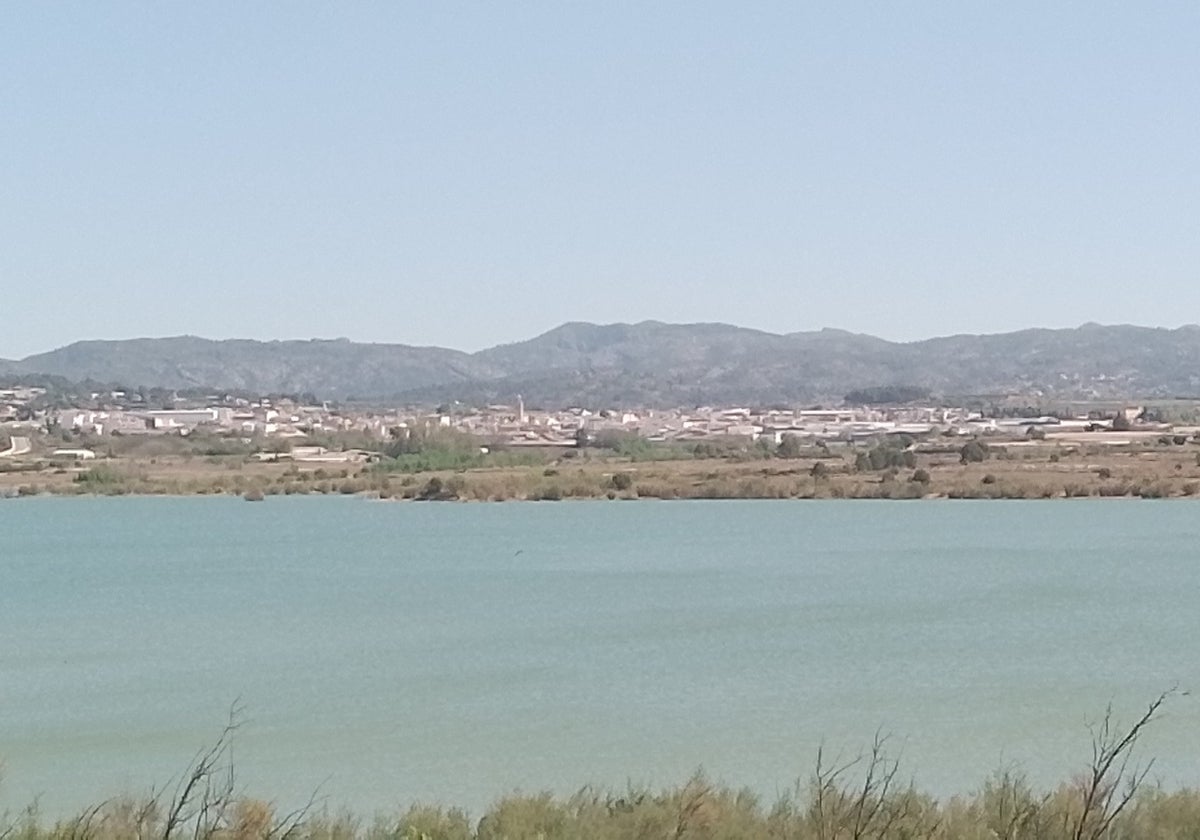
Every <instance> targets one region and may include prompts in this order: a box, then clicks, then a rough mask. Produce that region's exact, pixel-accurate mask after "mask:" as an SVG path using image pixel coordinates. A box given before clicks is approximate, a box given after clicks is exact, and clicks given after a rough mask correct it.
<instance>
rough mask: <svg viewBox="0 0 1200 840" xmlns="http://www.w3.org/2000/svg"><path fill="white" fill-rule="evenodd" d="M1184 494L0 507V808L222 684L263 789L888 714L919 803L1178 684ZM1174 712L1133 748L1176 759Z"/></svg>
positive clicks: (1177, 705)
mask: <svg viewBox="0 0 1200 840" xmlns="http://www.w3.org/2000/svg"><path fill="white" fill-rule="evenodd" d="M1198 546H1200V506H1197V505H1196V503H1195V502H1188V501H1173V502H1172V501H1161V502H1135V501H1100V500H1093V501H1037V502H1033V501H1030V502H867V501H848V502H838V501H829V502H812V501H809V502H795V501H792V502H786V501H785V502H768V501H752V502H638V503H621V502H603V501H601V502H571V503H559V504H534V503H517V504H490V505H485V504H477V505H457V504H413V503H409V504H398V503H377V502H368V501H364V500H361V499H348V498H286V499H284V498H271V499H268V500H267V501H266V502H265V503H262V504H247V503H246V502H244V501H241V500H239V499H231V498H121V499H50V498H39V499H29V500H13V501H8V502H0V762H2V763H3V767H4V773H3V776H2V777H0V808H3V807H10V808H16V807H20V806H22V805H25V804H27V803H28V802H30V801H31V800H32V799H33V798H34V797H35V796H40V797H41V803H42V806H43V808H44V810H46V811H47V812H49V813H52V814H58V813H63V812H65V811H67V810H71V809H75V808H77V807H80V806H82V805H84V804H87V803H90V802H94V801H98V800H99V799H101V798H104V797H106V796H110V795H113V794H118V793H123V792H134V793H137V792H143V791H145V790H146V789H147V788H149V786H150V785H151V784H154V783H158V784H161V783H163V782H166V781H168V780H170V779H171V778H172V776H174V775H176V774H177V773H178V772H179V771H180V770H182V768H183V766H184V765H185V764H186V763H187V761H188V760H189V759H190V758H191V756H192V755H193V754H194V753H195V751H196V750H197V749H198V748H199V747H201V746H204V745H206V744H207V743H210V742H211V740H212V739H213V737H215V736H216V734H217V733H218V732H219V731H220V729H221V726H222V725H223V723H224V720H225V717H226V714H227V712H228V709H229V707H230V705H231V704H233V703H234V702H235V701H236V702H239V703H240V704H241V705H242V707H243V708H244V710H245V712H244V722H243V726H242V728H241V730H240V731H239V732H238V733H237V738H236V747H235V749H236V763H237V766H238V772H239V776H240V779H241V783H242V785H243V787H244V788H245V789H247V790H248V791H249V792H251V793H253V794H255V795H260V796H263V797H269V798H274V799H276V800H278V801H280V802H284V803H287V802H292V801H300V800H305V799H307V797H308V795H309V793H310V792H312V791H313V790H314V789H317V788H319V789H320V792H321V795H322V796H324V797H325V798H326V799H325V801H326V802H327V803H329V805H330V806H331V807H336V806H340V805H343V804H344V805H347V806H350V807H352V808H354V809H356V810H359V811H363V812H365V813H367V814H369V813H371V812H373V811H375V810H377V809H390V808H393V807H396V806H399V805H401V804H405V803H409V802H412V801H417V800H421V801H430V800H435V801H438V802H444V803H453V804H461V805H466V806H468V807H470V808H472V809H474V810H475V811H476V813H477V812H478V811H479V810H480V809H481V808H482V807H483V806H484V805H486V804H487V803H488V802H489V801H491V800H492V799H493V798H494V797H496V796H498V795H500V794H502V793H505V792H508V791H511V790H514V789H522V790H525V791H531V790H541V789H551V790H555V791H559V792H569V791H571V790H573V789H575V788H576V787H578V786H580V785H582V784H584V783H586V782H596V783H600V784H606V785H613V786H617V787H623V786H624V785H625V783H626V782H627V781H629V780H632V781H634V782H643V783H649V784H654V785H665V784H675V783H680V782H682V781H684V780H685V779H686V778H687V776H688V775H690V774H691V773H692V771H694V770H696V769H697V768H699V767H701V766H703V767H704V768H705V770H706V771H707V772H708V773H709V774H710V775H711V776H713V777H715V778H717V779H720V780H723V781H726V782H729V783H732V784H738V785H742V784H744V785H749V786H751V787H753V788H755V789H756V790H758V791H760V792H761V793H763V794H764V795H765V796H766V797H767V798H768V799H769V798H772V797H773V796H774V795H775V794H776V793H777V792H779V791H782V790H784V789H786V788H788V787H789V786H791V784H792V783H793V782H794V781H795V780H796V779H797V778H798V777H803V776H806V775H807V774H808V773H809V771H810V769H811V767H812V764H813V759H814V756H815V752H816V750H817V748H818V746H819V745H820V744H821V743H822V742H823V743H824V744H825V745H826V746H827V748H829V749H833V750H835V751H838V750H844V751H845V752H847V753H851V752H854V751H856V750H857V749H859V748H861V747H862V746H864V745H865V744H867V743H868V742H869V741H870V739H871V737H872V736H873V735H874V733H875V732H876V730H882V731H884V732H889V733H892V734H893V735H894V742H893V743H894V744H895V745H896V746H897V747H898V748H902V749H903V765H904V767H905V769H906V775H909V774H911V775H912V776H913V777H914V778H915V779H916V781H917V783H918V785H919V786H921V787H924V788H926V789H929V790H931V791H933V792H935V793H937V794H939V795H945V794H950V793H954V792H966V791H968V790H970V789H971V788H973V787H975V786H976V785H978V783H980V782H981V781H982V780H983V779H984V777H985V776H986V775H987V774H988V773H989V772H990V771H991V770H993V769H995V768H998V767H1000V766H1002V765H1013V764H1015V765H1018V766H1020V767H1022V768H1024V769H1025V770H1026V771H1027V772H1028V773H1029V774H1030V776H1031V777H1032V778H1033V779H1034V780H1036V781H1039V782H1043V783H1048V782H1051V781H1057V780H1059V779H1061V778H1065V777H1066V776H1067V775H1068V774H1070V773H1072V772H1074V771H1075V770H1077V769H1081V768H1082V767H1083V766H1084V764H1085V763H1086V761H1087V759H1088V757H1089V755H1090V752H1089V745H1090V741H1089V735H1088V729H1087V724H1088V722H1089V721H1094V720H1096V719H1097V718H1098V717H1099V716H1100V715H1101V714H1102V713H1103V711H1104V708H1105V706H1106V704H1108V703H1109V702H1110V701H1111V702H1112V704H1113V707H1114V710H1115V712H1116V714H1117V716H1118V717H1119V718H1120V719H1123V720H1130V719H1132V718H1134V717H1135V716H1136V715H1137V714H1138V713H1140V711H1141V710H1142V708H1143V707H1144V706H1145V704H1146V703H1148V702H1149V701H1150V700H1151V699H1153V697H1155V696H1156V695H1157V694H1158V693H1159V692H1160V691H1162V690H1163V689H1166V688H1169V687H1171V686H1173V685H1178V686H1179V687H1180V689H1181V690H1183V691H1187V690H1190V689H1198V688H1200V649H1198V644H1200V608H1198V606H1200V605H1198V597H1197V596H1198V595H1200V565H1198V562H1197V561H1198V556H1197V547H1198ZM1197 724H1200V706H1198V704H1197V702H1196V699H1195V698H1194V697H1192V696H1182V695H1181V696H1179V697H1176V698H1174V699H1173V700H1172V701H1171V702H1170V703H1168V706H1167V709H1166V714H1165V715H1164V716H1163V718H1162V719H1161V720H1160V721H1159V722H1158V723H1157V724H1156V725H1155V726H1154V727H1153V728H1152V729H1151V730H1150V731H1149V733H1148V735H1147V738H1146V740H1145V742H1144V743H1143V748H1144V750H1143V755H1144V756H1145V757H1150V756H1151V755H1153V756H1156V757H1157V764H1156V765H1155V772H1156V774H1157V776H1158V777H1159V778H1161V779H1162V780H1163V781H1164V782H1166V783H1167V784H1170V785H1183V784H1188V785H1197V784H1200V726H1198V725H1197Z"/></svg>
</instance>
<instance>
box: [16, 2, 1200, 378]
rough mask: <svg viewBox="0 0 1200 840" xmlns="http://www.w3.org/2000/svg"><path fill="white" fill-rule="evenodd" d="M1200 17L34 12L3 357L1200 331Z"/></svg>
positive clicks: (979, 7) (1188, 12)
mask: <svg viewBox="0 0 1200 840" xmlns="http://www.w3.org/2000/svg"><path fill="white" fill-rule="evenodd" d="M1197 44H1200V4H1196V3H1194V2H1186V3H1183V2H1181V3H1170V2H1156V3H1146V4H1139V3H1105V2H1086V3H1084V2H1080V3H1069V2H1056V3H1034V2H1027V3H1023V2H1013V3H998V2H991V3H982V2H946V3H919V2H913V3H881V2H873V3H853V2H847V3H804V2H795V0H791V2H783V3H769V2H761V3H732V2H727V3H719V4H718V3H706V2H701V0H691V2H679V3H668V2H661V3H657V2H645V0H638V1H637V2H620V0H606V2H603V3H591V4H583V3H569V2H568V3H563V2H554V3H551V2H546V3H520V2H505V3H464V4H459V3H454V2H420V3H417V2H414V3H404V2H399V0H395V1H394V2H380V3H368V2H354V3H305V2H300V1H299V0H296V2H287V3H270V2H265V0H264V2H254V3H241V2H212V3H185V2H144V3H124V2H97V1H94V0H89V2H78V3H70V2H53V3H49V2H48V3H38V2H14V3H8V4H5V5H4V6H3V8H2V9H0V357H6V358H20V357H23V356H25V355H28V354H31V353H36V352H42V351H46V350H50V349H52V348H54V347H57V346H61V345H63V344H67V343H69V342H72V341H76V340H80V339H91V338H129V337H135V336H164V335H179V334H193V335H202V336H207V337H211V338H228V337H244V338H260V339H274V338H279V339H283V338H311V337H326V338H336V337H347V338H351V339H355V340H362V341H380V342H400V343H406V344H436V345H441V346H448V347H455V348H459V349H465V350H475V349H480V348H482V347H486V346H489V345H493V344H497V343H502V342H509V341H517V340H521V339H524V338H529V337H532V336H533V335H536V334H538V333H540V332H543V331H545V330H547V329H550V328H552V327H554V326H556V325H558V324H559V323H562V322H564V321H572V320H578V321H594V322H601V323H608V322H615V321H626V322H635V321H641V320H645V319H657V320H662V321H671V322H693V321H722V322H727V323H734V324H739V325H743V326H748V327H755V328H758V329H764V330H770V331H772V332H792V331H797V330H810V329H820V328H822V327H827V326H828V327H838V328H843V329H849V330H853V331H856V332H867V333H872V334H875V335H879V336H883V337H885V338H890V339H896V340H913V339H919V338H924V337H929V336H934V335H944V334H951V333H961V332H1002V331H1008V330H1013V329H1020V328H1025V327H1030V326H1051V327H1057V326H1076V325H1079V324H1081V323H1084V322H1089V321H1096V322H1101V323H1138V324H1144V325H1151V326H1178V325H1180V324H1184V323H1189V322H1194V321H1200V107H1197V103H1200V49H1198V48H1197Z"/></svg>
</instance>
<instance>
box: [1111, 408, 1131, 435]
mask: <svg viewBox="0 0 1200 840" xmlns="http://www.w3.org/2000/svg"><path fill="white" fill-rule="evenodd" d="M1131 428H1133V424H1132V423H1130V422H1129V416H1128V415H1127V414H1125V412H1124V411H1118V412H1117V413H1116V416H1114V417H1113V420H1112V430H1113V431H1114V432H1128V431H1129V430H1130V429H1131Z"/></svg>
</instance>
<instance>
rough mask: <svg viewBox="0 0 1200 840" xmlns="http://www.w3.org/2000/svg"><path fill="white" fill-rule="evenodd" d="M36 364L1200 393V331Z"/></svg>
mask: <svg viewBox="0 0 1200 840" xmlns="http://www.w3.org/2000/svg"><path fill="white" fill-rule="evenodd" d="M35 373H36V374H53V375H57V376H61V377H65V378H67V379H70V380H73V381H83V380H94V381H98V382H110V383H119V384H123V385H127V386H130V387H136V386H145V387H162V388H172V389H184V388H211V389H215V390H238V391H250V392H255V393H264V394H265V393H312V394H315V395H317V396H319V397H322V398H326V399H351V398H358V399H364V400H368V399H373V400H405V401H412V402H431V403H432V402H445V401H449V400H460V401H462V402H466V403H474V404H479V403H485V402H497V401H499V402H512V401H513V400H514V399H515V397H516V395H517V394H522V395H523V396H524V397H525V400H526V402H527V403H528V404H531V405H534V404H537V405H543V406H547V407H552V406H563V405H572V404H574V405H592V406H600V405H646V406H674V405H699V404H735V403H754V404H760V405H761V404H771V403H800V402H816V401H823V402H839V401H840V400H841V397H842V396H843V395H845V394H847V393H849V392H852V391H865V392H867V393H900V394H902V393H906V392H911V393H924V392H927V393H930V394H932V395H933V396H934V397H935V398H936V397H939V396H946V397H955V396H962V395H973V394H993V395H996V394H1020V395H1027V396H1038V395H1044V396H1048V397H1057V398H1063V399H1083V398H1107V399H1124V398H1135V397H1166V396H1195V395H1200V327H1195V326H1188V327H1182V328H1180V329H1175V330H1168V329H1155V328H1147V327H1134V326H1100V325H1096V324H1087V325H1084V326H1082V327H1079V328H1077V329H1060V330H1041V329H1035V330H1022V331H1020V332H1013V333H1004V334H997V335H959V336H949V337H944V338H934V339H929V340H926V341H917V342H910V343H897V342H889V341H885V340H883V339H879V338H875V337H873V336H868V335H857V334H854V333H848V332H844V331H841V330H832V329H826V330H820V331H816V332H799V333H790V334H787V335H778V334H774V333H767V332H762V331H759V330H751V329H745V328H742V327H735V326H730V325H727V324H664V323H660V322H657V321H645V322H642V323H638V324H608V325H597V324H587V323H569V324H564V325H562V326H560V327H557V328H555V329H553V330H551V331H549V332H547V333H545V334H543V335H540V336H537V337H536V338H532V339H529V340H528V341H522V342H518V343H515V344H506V345H501V346H498V347H492V348H489V349H487V350H482V351H480V352H477V353H463V352H460V351H457V350H448V349H443V348H438V347H412V346H408V345H403V344H358V343H354V342H350V341H345V340H337V341H325V340H312V341H269V342H262V341H249V340H230V341H210V340H208V339H203V338H195V337H190V336H184V337H177V338H140V339H132V340H127V341H84V342H78V343H75V344H71V345H69V346H67V347H63V348H61V349H58V350H53V351H51V352H49V353H43V354H40V355H37V356H30V357H28V358H25V359H22V360H20V361H15V362H10V361H2V360H0V375H9V376H12V375H20V374H35Z"/></svg>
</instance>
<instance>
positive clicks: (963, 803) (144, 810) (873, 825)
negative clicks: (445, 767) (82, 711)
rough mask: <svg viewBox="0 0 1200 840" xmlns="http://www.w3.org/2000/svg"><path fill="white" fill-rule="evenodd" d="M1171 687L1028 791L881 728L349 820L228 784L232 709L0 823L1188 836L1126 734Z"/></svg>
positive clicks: (479, 835) (333, 835) (550, 838)
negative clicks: (1071, 767) (55, 817)
mask: <svg viewBox="0 0 1200 840" xmlns="http://www.w3.org/2000/svg"><path fill="white" fill-rule="evenodd" d="M1170 693H1171V692H1168V693H1166V694H1163V695H1161V696H1159V697H1158V698H1157V699H1155V700H1154V701H1153V702H1152V703H1151V704H1149V706H1148V707H1147V708H1146V710H1145V711H1144V712H1143V713H1142V715H1141V716H1140V717H1139V718H1138V719H1137V720H1136V721H1134V722H1133V724H1132V725H1128V726H1119V725H1117V723H1116V721H1115V719H1114V717H1113V715H1112V711H1111V709H1110V710H1109V711H1108V712H1107V713H1106V714H1105V715H1104V716H1103V717H1102V718H1101V720H1100V721H1099V723H1098V724H1097V725H1095V726H1094V727H1093V728H1092V749H1091V755H1090V758H1089V759H1088V760H1087V761H1086V762H1085V763H1084V765H1083V766H1082V767H1081V771H1080V772H1079V773H1078V774H1077V775H1076V776H1075V777H1074V778H1072V779H1071V780H1069V781H1066V782H1063V783H1061V784H1059V785H1058V786H1056V787H1054V788H1052V789H1049V790H1042V791H1039V790H1037V789H1035V788H1034V787H1033V786H1031V785H1030V784H1029V783H1028V782H1027V781H1026V779H1025V778H1024V777H1023V776H1022V775H1021V774H1020V773H1018V772H1015V771H1013V770H1006V771H1000V772H996V773H994V774H992V775H991V776H990V777H988V778H987V779H986V780H985V781H984V782H983V783H982V785H980V786H979V788H978V789H977V790H975V791H974V792H973V793H970V794H966V795H962V796H955V797H951V798H950V799H947V800H942V801H939V800H937V799H935V798H934V797H932V796H929V795H928V794H925V793H922V792H921V791H920V790H918V789H917V788H916V787H915V786H914V785H913V784H912V783H911V782H908V781H906V780H905V778H904V777H903V776H902V775H901V771H900V764H899V761H898V760H897V758H896V757H895V754H894V753H893V752H892V751H891V750H890V745H889V742H888V739H887V738H885V737H880V736H877V737H876V738H875V740H874V742H873V744H872V745H871V746H870V747H869V748H868V749H867V750H866V751H865V752H863V753H862V754H860V755H858V756H855V757H851V758H848V759H847V758H839V759H836V760H832V761H831V760H830V759H829V758H828V756H827V755H826V754H824V752H822V753H821V754H819V755H818V757H817V761H816V767H815V770H814V771H813V773H812V774H811V775H810V776H809V777H808V779H807V780H804V781H801V782H798V783H797V784H796V785H795V786H794V787H793V788H792V789H791V790H790V791H789V792H787V793H785V794H784V795H783V796H781V797H779V798H778V799H777V800H776V801H775V802H774V803H773V804H771V805H769V806H768V805H764V803H763V802H762V801H761V800H760V799H759V798H758V796H756V795H755V794H754V793H753V792H751V791H748V790H744V789H741V790H739V789H734V788H730V787H727V786H723V785H720V784H716V783H714V782H712V781H710V780H709V779H708V778H707V777H705V776H704V775H703V774H702V773H700V774H697V775H695V776H693V777H692V778H691V779H689V780H688V781H687V782H685V783H684V784H682V785H680V786H678V787H674V788H668V789H665V790H652V789H648V788H638V787H632V786H631V787H629V788H626V789H624V790H605V789H600V788H592V787H588V788H584V789H583V790H580V791H579V792H577V793H576V794H574V795H572V796H568V797H557V796H554V795H552V794H549V793H543V794H534V795H512V796H507V797H504V798H502V799H500V800H498V801H497V802H496V803H495V804H494V805H492V806H491V807H490V808H489V809H488V810H487V811H486V813H485V814H483V816H482V817H481V818H480V819H479V820H478V821H473V820H472V819H471V818H470V817H469V816H468V814H467V813H466V812H465V811H464V810H461V809H457V808H446V807H438V806H423V805H416V806H412V807H410V808H408V809H407V810H404V811H402V812H397V813H395V814H394V815H391V816H387V815H383V816H377V817H376V818H375V819H374V820H369V821H368V820H362V819H359V818H357V817H355V816H353V815H348V814H337V815H333V814H330V813H328V812H327V811H323V810H322V809H321V808H319V807H318V806H317V803H316V800H311V801H310V802H309V803H308V804H307V805H305V806H303V807H300V808H299V809H297V810H293V811H290V812H287V813H281V812H280V811H279V810H278V809H276V808H275V807H274V806H273V805H271V804H270V803H268V802H266V801H263V800H258V799H252V798H247V797H245V796H242V795H240V794H238V792H237V791H238V786H237V783H236V775H235V772H234V767H233V764H232V759H231V754H232V753H231V750H230V744H231V740H232V738H233V735H234V733H235V731H236V729H237V723H236V719H234V720H233V721H232V722H231V723H230V725H229V726H227V727H226V728H225V730H224V731H223V732H222V733H221V735H220V737H219V738H218V739H217V741H216V743H215V744H214V745H213V746H212V747H210V748H208V749H205V750H202V751H201V752H200V753H198V754H197V756H196V757H195V759H193V761H192V762H191V764H190V765H188V767H187V768H186V769H185V771H184V772H183V773H182V774H181V776H180V777H179V779H178V780H177V781H176V782H175V783H174V785H172V786H170V787H168V788H165V789H162V790H158V791H153V792H151V794H150V795H148V796H147V797H145V798H144V799H141V800H130V799H120V800H113V801H109V802H105V803H101V804H99V805H97V806H94V807H91V808H88V809H85V810H84V811H82V812H81V813H80V814H78V815H76V816H75V817H73V818H70V819H65V820H61V821H59V822H57V823H53V824H47V823H45V822H44V821H43V820H41V819H40V818H39V816H38V814H37V812H36V809H33V808H31V809H29V810H28V811H26V812H24V813H22V814H17V815H13V816H9V817H8V818H6V820H5V821H3V822H0V838H3V840H130V839H131V838H138V840H143V839H144V840H150V838H155V840H172V838H189V840H269V838H295V840H357V838H362V839H363V840H422V838H426V839H427V840H502V839H503V840H526V838H530V839H531V840H532V838H541V840H558V838H563V839H564V840H566V839H567V838H570V840H583V839H584V838H593V839H594V840H607V839H608V838H613V840H618V838H620V839H621V840H624V838H647V840H651V839H653V840H685V838H692V840H709V839H710V838H711V840H721V839H722V838H729V839H730V840H733V839H734V838H744V840H756V838H763V840H886V838H929V840H1023V838H1031V839H1032V838H1038V840H1110V839H1111V840H1116V839H1117V838H1139V840H1140V839H1141V838H1147V839H1149V838H1163V840H1168V838H1170V840H1174V839H1175V838H1190V837H1196V836H1198V835H1200V791H1197V790H1192V789H1182V790H1171V791H1168V790H1166V789H1164V788H1162V787H1159V786H1156V785H1152V784H1148V783H1147V778H1148V774H1149V771H1150V769H1151V766H1152V763H1153V762H1152V761H1151V762H1147V761H1141V760H1139V757H1138V755H1137V754H1136V747H1137V742H1138V739H1139V738H1140V736H1141V735H1142V733H1143V732H1144V730H1145V728H1146V727H1147V726H1149V725H1151V723H1152V722H1153V721H1154V719H1155V717H1156V716H1157V715H1158V714H1159V713H1160V710H1161V708H1162V706H1163V703H1164V702H1166V701H1167V699H1168V697H1169V695H1170Z"/></svg>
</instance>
